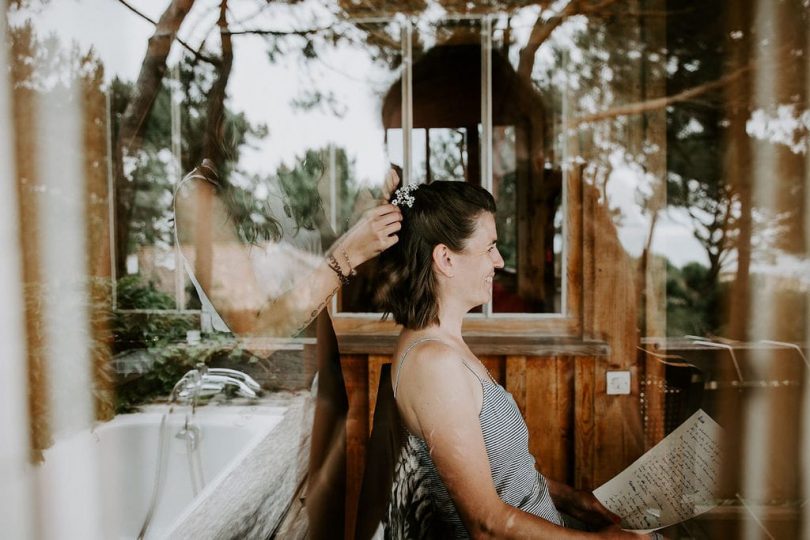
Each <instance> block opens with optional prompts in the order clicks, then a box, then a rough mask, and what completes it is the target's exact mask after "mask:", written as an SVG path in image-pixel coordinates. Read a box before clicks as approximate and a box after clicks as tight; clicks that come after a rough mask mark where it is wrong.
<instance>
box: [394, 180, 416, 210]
mask: <svg viewBox="0 0 810 540" xmlns="http://www.w3.org/2000/svg"><path fill="white" fill-rule="evenodd" d="M418 187H419V184H410V185H407V186H402V187H401V188H399V189H397V190H396V191H395V192H394V200H393V201H391V204H393V205H394V206H399V207H401V206H402V205H405V206H407V207H408V208H410V207H411V206H413V202H414V198H413V195H411V192H413V191H416V189H417V188H418Z"/></svg>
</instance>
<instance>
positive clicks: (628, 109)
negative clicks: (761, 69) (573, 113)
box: [574, 65, 751, 126]
mask: <svg viewBox="0 0 810 540" xmlns="http://www.w3.org/2000/svg"><path fill="white" fill-rule="evenodd" d="M750 69H751V66H750V65H747V66H743V67H741V68H739V69H737V70H735V71H732V72H731V73H729V74H727V75H724V76H723V77H720V78H719V79H717V80H716V81H711V82H707V83H704V84H700V85H698V86H694V87H692V88H689V89H688V90H684V91H683V92H678V93H677V94H673V95H671V96H664V97H660V98H655V99H650V100H647V101H639V102H636V103H628V104H627V105H622V106H620V107H614V108H612V109H608V110H606V111H603V112H600V113H595V114H589V115H585V116H580V117H579V118H576V119H575V120H574V126H579V125H581V124H589V123H592V122H600V121H602V120H608V119H611V118H616V117H619V116H629V115H634V114H641V113H644V112H648V111H655V110H660V109H663V108H665V107H668V106H669V105H672V104H673V103H679V102H681V101H687V100H689V99H692V98H695V97H697V96H700V95H702V94H705V93H707V92H710V91H711V90H714V89H716V88H720V87H723V86H725V85H726V84H728V83H730V82H732V81H734V80H735V79H737V78H739V77H741V76H742V75H743V74H745V72H747V71H749V70H750Z"/></svg>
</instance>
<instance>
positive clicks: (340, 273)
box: [326, 253, 349, 285]
mask: <svg viewBox="0 0 810 540" xmlns="http://www.w3.org/2000/svg"><path fill="white" fill-rule="evenodd" d="M326 259H327V261H328V264H329V268H331V269H332V270H333V271H334V272H335V273H336V274H337V276H338V279H339V280H340V283H341V285H346V284H347V283H348V282H349V276H348V275H344V274H343V269H342V268H341V267H340V264H338V262H337V259H335V256H334V255H332V254H331V253H330V254H329V255H328V256H327V258H326Z"/></svg>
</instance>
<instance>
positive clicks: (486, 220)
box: [380, 182, 637, 538]
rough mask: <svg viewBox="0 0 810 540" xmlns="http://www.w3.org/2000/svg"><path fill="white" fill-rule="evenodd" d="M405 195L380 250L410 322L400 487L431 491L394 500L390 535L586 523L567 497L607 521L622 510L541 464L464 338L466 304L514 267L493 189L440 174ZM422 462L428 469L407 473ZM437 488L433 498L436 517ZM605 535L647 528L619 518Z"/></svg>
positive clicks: (401, 318)
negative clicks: (626, 526) (391, 242)
mask: <svg viewBox="0 0 810 540" xmlns="http://www.w3.org/2000/svg"><path fill="white" fill-rule="evenodd" d="M394 202H395V203H396V204H398V205H399V206H400V207H401V208H402V212H403V221H402V229H401V231H400V233H399V236H400V241H399V242H398V243H397V244H396V245H395V246H394V247H392V248H391V249H390V250H388V251H386V252H384V253H383V254H382V255H381V257H380V264H381V275H382V276H385V278H384V279H386V280H387V281H386V283H385V284H384V285H383V287H382V289H381V291H380V295H381V301H382V303H383V305H384V307H385V309H386V311H388V312H389V313H391V314H393V316H394V319H395V320H396V322H397V323H400V324H401V325H403V327H404V329H403V330H402V333H401V334H400V338H399V342H398V344H397V348H396V351H395V353H394V358H395V362H394V365H393V366H392V371H391V377H392V381H391V382H392V385H393V390H394V397H395V399H396V404H397V409H398V410H399V412H400V416H401V420H402V422H403V424H404V426H405V428H407V431H408V436H407V441H406V444H405V445H404V447H403V450H402V453H401V454H400V456H399V459H398V462H397V465H396V469H397V470H396V473H395V477H396V478H395V487H394V489H395V492H396V491H399V492H400V493H402V492H403V491H405V492H408V491H411V492H413V493H414V494H415V495H416V497H417V498H421V502H420V501H416V502H414V501H413V500H411V501H397V500H394V501H392V506H391V507H390V509H389V516H388V519H387V528H388V533H390V534H389V535H390V537H393V538H399V537H404V536H408V537H411V538H413V537H416V536H437V534H438V535H439V536H440V537H457V538H466V537H470V536H471V537H476V538H478V537H492V538H512V537H515V538H518V537H520V538H551V537H553V538H575V537H578V536H579V535H582V534H585V533H583V532H581V531H575V530H573V529H565V528H563V520H562V517H561V515H560V513H559V512H558V508H559V510H561V511H564V512H567V513H568V514H570V515H572V516H573V517H575V518H577V519H579V520H581V521H583V522H585V523H586V524H588V525H591V526H595V527H604V526H607V525H609V524H611V522H615V521H617V520H618V518H617V516H615V515H613V514H612V513H610V512H609V511H608V510H607V509H606V508H605V507H604V506H602V505H601V504H600V503H599V502H598V501H597V500H596V498H595V497H594V496H593V494H591V493H589V492H585V491H575V490H574V489H572V488H570V487H568V486H566V485H564V484H560V483H558V482H554V481H551V480H548V479H546V478H544V477H543V475H542V474H540V473H539V472H538V471H537V470H536V469H535V460H534V457H532V455H531V454H530V453H529V446H528V429H527V427H526V424H525V422H524V420H523V418H522V417H521V415H520V411H519V410H518V408H517V405H516V404H515V402H514V400H513V399H512V396H511V395H510V394H509V393H508V392H506V390H505V389H504V388H503V387H501V386H500V385H498V384H497V383H496V382H495V381H494V379H493V378H492V377H491V376H490V374H489V372H488V371H487V370H486V368H485V367H484V365H483V364H482V363H481V361H480V360H479V359H478V358H477V357H476V356H475V355H474V354H473V353H472V352H471V351H470V349H469V347H468V346H467V345H466V344H465V343H464V340H463V339H462V334H461V326H462V321H463V319H464V315H465V314H466V313H467V312H468V311H469V310H470V309H472V308H474V307H476V306H479V305H481V304H483V303H485V302H488V301H490V300H491V296H492V279H493V276H494V274H495V270H496V269H498V268H501V267H503V259H502V258H501V255H500V253H499V252H498V248H497V247H496V239H497V234H496V230H495V220H494V215H495V202H494V200H493V198H492V196H491V195H490V194H489V193H488V192H487V191H486V190H484V189H482V188H480V187H475V186H473V185H471V184H468V183H465V182H434V183H432V184H429V185H424V186H419V188H418V189H408V188H401V189H399V190H397V193H396V198H395V201H394ZM414 467H416V468H417V469H418V470H419V471H420V473H421V474H419V475H416V476H411V477H410V478H406V477H404V474H403V471H404V470H406V469H410V470H413V468H414ZM407 483H412V484H413V483H418V484H419V485H418V486H414V485H410V486H405V485H406V484H407ZM408 487H410V488H414V489H408ZM425 499H427V500H431V501H432V503H431V504H432V507H433V508H434V513H433V516H434V517H433V519H431V520H426V519H425V515H426V514H425V513H424V511H425V506H424V500H425ZM409 515H410V517H408V516H409ZM417 516H418V517H417ZM414 526H416V527H421V528H422V530H423V533H424V534H423V535H417V534H416V532H417V531H416V530H414V529H413V528H412V527H414ZM597 534H599V535H600V536H602V537H605V538H623V537H629V538H637V535H633V534H631V533H626V532H624V531H622V530H621V529H617V528H615V526H614V527H611V528H608V529H605V530H603V531H601V532H599V533H597Z"/></svg>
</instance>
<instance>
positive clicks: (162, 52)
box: [113, 0, 194, 274]
mask: <svg viewBox="0 0 810 540" xmlns="http://www.w3.org/2000/svg"><path fill="white" fill-rule="evenodd" d="M193 5H194V0H172V2H171V3H170V4H169V7H168V8H166V11H164V12H163V15H161V17H160V20H159V21H158V23H157V26H156V27H155V32H154V34H152V37H150V38H149V42H148V45H147V48H146V56H145V57H144V59H143V63H142V64H141V71H140V73H139V74H138V81H137V82H136V83H135V88H134V89H133V92H132V96H131V97H130V100H129V103H128V104H127V107H126V109H125V110H124V115H123V117H122V118H121V125H120V127H119V129H118V136H117V137H116V140H115V144H114V145H113V152H114V160H113V163H114V165H113V167H114V171H113V172H114V177H115V216H116V220H115V223H116V231H115V240H116V248H117V249H116V253H115V262H116V268H117V270H118V273H119V274H122V273H123V271H124V267H125V263H126V256H127V244H128V239H129V227H130V223H129V222H130V219H131V218H132V210H133V207H134V205H135V194H136V189H135V186H134V184H133V182H132V181H131V179H129V178H127V177H126V174H125V168H124V162H125V161H126V160H127V158H130V157H134V156H135V155H136V154H137V152H138V149H139V147H140V143H141V141H140V139H141V135H142V133H143V128H144V126H145V125H146V119H147V118H148V117H149V114H150V113H151V112H152V106H153V104H154V102H155V98H156V97H157V94H158V92H159V91H160V88H161V83H162V82H163V77H164V75H165V73H166V58H167V57H168V56H169V51H170V50H171V46H172V43H174V41H175V38H176V36H177V31H178V30H179V29H180V25H181V24H182V23H183V20H185V18H186V15H188V13H189V11H190V10H191V7H192V6H193Z"/></svg>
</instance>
